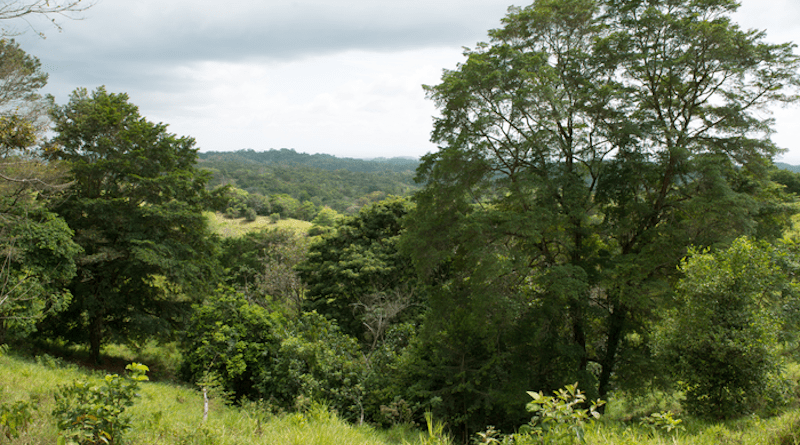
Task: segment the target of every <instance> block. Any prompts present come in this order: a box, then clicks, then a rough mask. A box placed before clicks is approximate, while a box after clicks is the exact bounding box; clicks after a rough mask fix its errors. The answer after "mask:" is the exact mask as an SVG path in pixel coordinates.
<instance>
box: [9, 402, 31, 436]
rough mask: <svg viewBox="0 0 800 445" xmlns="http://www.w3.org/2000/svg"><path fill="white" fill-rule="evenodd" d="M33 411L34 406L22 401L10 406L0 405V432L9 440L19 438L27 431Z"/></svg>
mask: <svg viewBox="0 0 800 445" xmlns="http://www.w3.org/2000/svg"><path fill="white" fill-rule="evenodd" d="M34 410H36V407H35V406H34V405H32V404H31V403H30V402H25V401H23V400H17V401H16V402H14V403H12V404H10V405H9V404H7V403H3V404H2V405H0V432H1V433H3V435H5V436H6V439H9V440H11V439H13V438H17V437H19V435H20V434H21V433H23V432H25V431H26V430H27V429H28V425H29V424H30V423H31V419H33V411H34Z"/></svg>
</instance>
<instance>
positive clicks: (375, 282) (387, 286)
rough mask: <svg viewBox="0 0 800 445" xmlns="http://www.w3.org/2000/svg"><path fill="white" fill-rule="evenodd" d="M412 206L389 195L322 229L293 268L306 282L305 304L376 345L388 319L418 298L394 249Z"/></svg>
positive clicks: (405, 265)
mask: <svg viewBox="0 0 800 445" xmlns="http://www.w3.org/2000/svg"><path fill="white" fill-rule="evenodd" d="M410 208H411V203H410V202H409V201H408V200H407V199H404V198H399V197H389V198H387V199H385V200H383V201H379V202H376V203H374V204H371V205H369V206H366V207H364V208H362V209H361V211H359V212H358V214H356V215H353V216H351V217H347V218H343V219H341V220H339V221H338V222H337V223H336V225H335V228H334V229H332V230H330V231H328V232H326V233H324V234H322V235H321V236H320V237H319V239H318V240H317V241H316V242H315V243H314V244H312V245H311V246H310V248H309V251H308V256H307V258H306V259H305V260H304V261H302V262H300V263H299V264H298V265H297V267H296V269H297V270H298V272H299V274H300V277H301V278H302V280H303V282H304V283H305V284H306V285H307V286H308V291H307V292H306V298H305V301H304V305H305V309H307V310H316V311H318V312H319V313H321V314H323V315H325V316H326V317H328V318H331V319H334V320H336V321H337V322H338V324H339V326H341V327H342V330H343V331H344V332H345V333H347V334H349V335H352V336H354V337H357V338H362V339H365V340H368V342H369V343H372V344H373V348H374V346H375V344H376V342H377V341H378V340H379V339H380V337H381V336H382V335H383V333H384V331H385V329H386V327H387V326H388V323H389V321H390V319H393V318H395V317H397V316H399V314H400V312H402V311H403V310H404V309H406V308H407V307H409V306H412V303H413V302H415V301H416V300H417V299H418V298H419V293H418V292H416V289H415V288H416V280H415V278H414V274H413V269H412V267H411V263H410V259H409V257H408V256H407V255H403V254H401V253H399V252H398V250H397V243H398V242H399V240H400V236H401V232H402V225H401V221H402V219H403V217H404V216H405V215H406V214H407V213H408V212H409V210H410ZM408 312H411V311H408ZM417 312H418V311H417ZM390 313H391V316H390V317H388V318H387V316H388V315H389V314H390ZM376 316H377V317H378V318H377V319H376V318H375V317H376ZM395 321H396V320H395Z"/></svg>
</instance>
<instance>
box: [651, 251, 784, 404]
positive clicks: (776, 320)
mask: <svg viewBox="0 0 800 445" xmlns="http://www.w3.org/2000/svg"><path fill="white" fill-rule="evenodd" d="M782 256H783V254H782V253H781V252H779V251H778V250H777V249H775V248H774V247H772V246H769V245H766V244H759V243H757V242H754V241H751V240H749V239H747V238H740V239H738V240H736V241H735V242H734V243H733V244H732V246H731V247H730V248H729V249H727V250H724V251H718V252H715V253H710V252H697V251H692V252H690V255H689V257H688V258H687V259H686V260H684V262H683V263H682V264H681V271H682V272H683V273H684V278H683V279H682V280H681V281H680V282H679V283H678V286H677V293H678V300H679V304H680V305H679V307H678V308H677V310H675V311H674V312H673V314H672V315H671V317H669V321H668V323H667V324H666V328H665V329H664V330H663V332H662V335H663V338H662V341H661V343H662V345H664V346H663V349H662V354H663V355H664V356H666V357H667V359H671V360H672V361H673V362H674V363H676V367H675V370H676V379H677V380H679V381H680V382H681V383H682V386H683V387H682V389H683V390H684V392H685V395H686V400H685V403H684V405H685V407H686V408H687V410H688V411H689V412H690V413H692V414H694V415H697V416H701V417H708V418H730V417H735V416H738V415H743V414H747V413H750V412H754V411H755V410H756V409H757V408H758V407H759V405H770V406H773V407H775V406H779V404H780V403H779V402H780V399H781V397H782V396H781V389H780V387H781V384H780V381H779V380H778V377H777V376H778V375H779V373H780V367H781V366H780V361H779V355H778V333H779V332H780V331H781V330H782V326H781V320H780V316H779V315H778V314H779V313H780V306H781V305H782V302H783V301H785V300H786V298H787V296H788V295H784V294H785V293H787V292H790V291H791V286H790V284H789V282H790V279H789V274H788V271H787V270H786V269H785V267H784V265H785V264H786V262H785V261H784V259H783V258H782Z"/></svg>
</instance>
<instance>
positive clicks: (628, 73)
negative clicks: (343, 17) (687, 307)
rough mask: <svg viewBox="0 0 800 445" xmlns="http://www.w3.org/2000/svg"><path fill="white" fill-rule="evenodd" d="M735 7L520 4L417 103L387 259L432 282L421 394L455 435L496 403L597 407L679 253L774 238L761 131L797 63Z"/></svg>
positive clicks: (790, 94) (712, 2) (767, 156)
mask: <svg viewBox="0 0 800 445" xmlns="http://www.w3.org/2000/svg"><path fill="white" fill-rule="evenodd" d="M736 7H737V4H736V3H735V2H734V1H732V0H689V1H683V0H682V1H674V0H624V1H623V0H538V1H536V2H534V3H533V4H532V5H530V6H528V7H525V8H511V9H510V11H509V14H508V15H507V16H506V17H505V18H504V19H503V27H502V28H500V29H496V30H492V31H490V33H489V35H490V38H491V40H490V42H489V43H481V44H478V46H477V47H476V48H474V49H468V50H467V51H466V53H465V56H466V60H465V61H464V62H463V63H461V64H460V65H459V66H458V68H457V69H455V70H450V71H445V73H444V75H443V77H442V82H441V83H440V84H438V85H435V86H427V87H426V89H427V92H428V95H429V97H430V98H431V99H433V100H434V101H435V102H436V105H437V106H438V108H439V110H440V112H441V115H440V116H439V117H438V118H436V119H435V124H434V130H433V133H432V140H433V141H434V142H436V143H437V144H439V151H437V152H434V153H431V154H428V155H427V156H425V157H424V158H423V164H422V166H421V167H420V169H419V170H418V179H419V181H421V182H422V184H423V186H424V189H423V190H422V191H421V192H420V193H418V194H417V196H416V201H417V207H416V210H415V212H414V215H413V217H412V218H411V224H410V227H409V233H408V236H407V237H406V238H405V240H406V244H405V249H406V251H408V252H410V253H411V255H412V256H413V257H414V260H415V262H416V265H417V267H418V269H419V270H420V271H421V272H422V273H424V274H425V276H427V277H428V279H429V283H430V284H431V285H432V290H431V306H432V311H431V312H430V314H429V317H428V318H427V320H426V324H425V326H424V328H423V331H422V332H423V336H424V338H427V342H428V343H427V345H428V346H427V349H426V348H425V347H423V348H421V350H424V351H426V352H425V357H426V363H428V367H427V368H425V367H423V368H422V369H424V372H425V373H428V374H429V375H431V376H433V377H432V378H437V377H435V376H436V375H437V372H438V375H439V376H440V378H441V384H440V385H439V386H438V387H430V388H428V390H430V391H432V394H431V395H436V396H440V397H443V398H444V399H445V401H446V403H445V404H443V405H442V406H444V407H449V408H448V409H450V410H451V413H450V414H451V415H455V416H456V417H455V418H456V419H457V420H456V422H459V423H460V424H461V425H466V426H467V427H469V426H471V427H473V428H480V427H482V426H483V425H485V424H486V421H487V420H489V423H495V424H496V425H499V424H502V422H503V421H504V420H503V419H510V418H511V416H508V415H507V414H506V413H503V412H500V411H498V410H495V411H494V412H492V409H493V408H488V407H492V406H496V404H497V403H499V402H501V401H508V400H509V397H512V396H511V395H508V394H509V391H519V392H521V394H520V397H524V393H523V392H522V391H524V389H540V388H541V389H546V387H551V389H554V387H557V386H560V385H563V384H565V383H569V382H571V381H575V380H578V381H580V384H581V386H582V387H583V388H585V389H586V390H588V391H589V392H590V394H591V393H595V394H597V395H600V396H605V395H606V394H607V393H608V391H609V390H610V388H611V387H612V386H611V385H612V384H613V380H612V377H613V376H615V375H619V376H621V379H624V378H625V376H626V375H628V376H630V375H631V374H630V372H633V371H632V370H631V369H630V368H625V366H623V365H627V364H628V363H633V362H635V361H634V360H627V358H630V357H631V356H632V354H634V353H646V352H647V350H646V346H647V339H648V332H649V329H647V325H648V323H649V321H650V320H652V318H653V312H654V310H655V309H656V308H658V307H659V304H660V302H659V299H660V297H661V296H663V295H665V294H666V292H665V290H666V289H668V284H669V280H670V276H671V275H672V274H674V272H675V270H676V267H675V266H676V265H677V264H678V262H679V260H680V258H681V257H682V256H683V255H685V253H686V249H687V246H689V245H698V246H713V245H716V244H718V243H726V242H729V241H730V240H731V239H733V238H735V237H736V236H737V235H739V234H750V235H754V236H773V235H777V234H778V233H779V232H780V228H781V227H782V226H781V225H782V224H783V223H785V221H786V218H785V217H786V211H785V209H784V208H783V207H781V206H780V204H779V203H778V202H776V200H775V199H774V198H775V196H776V194H775V193H776V192H775V188H773V187H772V186H771V183H770V182H769V181H768V180H767V178H766V166H768V165H769V163H770V161H771V158H772V156H773V155H774V154H776V153H777V152H778V151H779V149H778V148H777V147H776V146H775V145H774V144H773V143H772V142H771V141H770V139H769V134H770V127H769V124H770V121H769V120H768V119H763V118H762V116H763V113H764V112H765V107H766V106H768V105H769V104H771V103H774V102H790V101H794V100H795V99H796V97H797V96H796V91H797V87H798V85H800V77H799V76H798V72H797V68H798V57H797V56H796V55H794V54H793V52H792V51H793V50H792V48H793V46H792V45H790V44H779V45H773V44H768V43H764V41H763V38H764V34H763V33H761V32H756V31H745V30H742V29H740V28H739V27H738V26H737V25H735V24H734V23H732V22H731V20H730V18H729V15H730V13H732V12H733V11H734V10H735V9H736ZM634 334H635V335H634ZM424 341H425V340H424V339H423V342H424ZM437 370H438V371H437ZM454 375H455V376H456V377H453V376H454ZM498 377H499V378H498ZM503 382H513V383H503ZM523 385H527V386H528V387H527V388H520V387H521V386H523ZM598 393H599V394H598ZM515 403H520V405H519V406H522V405H524V402H521V399H520V400H519V401H516V402H515ZM448 404H449V405H448ZM486 416H490V417H491V416H495V417H494V418H491V419H487V417H486Z"/></svg>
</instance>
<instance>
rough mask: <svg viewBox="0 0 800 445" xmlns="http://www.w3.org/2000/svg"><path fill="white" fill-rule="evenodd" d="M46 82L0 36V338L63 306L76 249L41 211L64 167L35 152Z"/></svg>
mask: <svg viewBox="0 0 800 445" xmlns="http://www.w3.org/2000/svg"><path fill="white" fill-rule="evenodd" d="M46 82H47V74H46V73H44V72H43V71H41V64H40V63H39V60H38V59H37V58H36V57H33V56H31V55H29V54H27V53H26V52H25V51H23V50H22V49H21V48H20V47H19V45H17V44H16V43H15V42H14V41H13V40H5V39H0V255H1V258H2V260H0V341H3V339H4V338H5V337H6V334H8V335H9V336H11V335H13V336H17V337H19V336H24V335H26V334H28V333H30V332H31V330H32V329H33V327H34V326H35V324H36V322H37V321H39V320H40V319H41V318H42V317H43V316H44V314H45V313H48V312H49V313H52V312H55V311H58V310H60V309H63V308H64V307H65V305H66V302H68V301H69V297H70V294H69V292H68V291H66V289H65V288H64V284H65V283H64V282H65V281H68V280H69V279H71V278H72V277H73V276H74V274H75V263H74V256H75V254H77V253H78V251H79V250H80V249H79V247H78V246H77V245H76V244H74V243H73V242H72V235H73V233H72V231H71V230H70V229H69V227H67V225H66V223H65V222H64V221H63V220H62V219H60V218H58V217H56V216H55V215H54V214H52V213H51V212H48V211H47V210H46V209H45V202H46V198H47V196H49V195H50V194H52V193H54V192H57V191H59V190H62V189H63V188H64V187H65V186H66V184H65V182H64V179H63V169H60V168H59V166H58V165H57V163H47V162H43V161H42V158H41V146H40V145H39V144H40V142H41V139H42V135H43V134H44V131H45V129H46V122H47V119H45V117H46V105H47V103H48V101H47V100H45V99H44V98H42V96H41V95H40V94H39V89H41V88H42V87H43V86H44V85H45V83H46Z"/></svg>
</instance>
